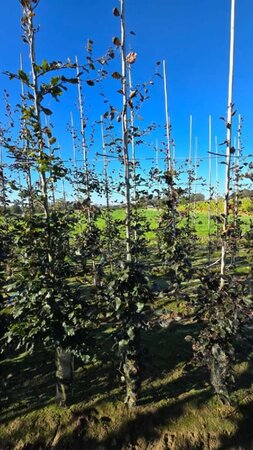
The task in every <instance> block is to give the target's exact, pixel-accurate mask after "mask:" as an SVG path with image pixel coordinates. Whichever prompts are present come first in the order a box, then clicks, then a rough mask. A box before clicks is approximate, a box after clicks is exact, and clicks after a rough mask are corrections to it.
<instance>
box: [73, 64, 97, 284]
mask: <svg viewBox="0 0 253 450" xmlns="http://www.w3.org/2000/svg"><path fill="white" fill-rule="evenodd" d="M76 72H77V79H78V103H79V112H80V125H81V145H82V154H83V165H84V180H85V188H86V195H87V200H88V205H87V219H88V227H89V230H90V231H91V192H90V176H89V162H88V152H87V145H86V137H85V117H84V111H83V93H82V83H81V79H80V72H79V68H78V59H77V57H76ZM92 268H93V284H94V285H95V286H96V285H97V269H96V261H95V256H94V255H92Z"/></svg>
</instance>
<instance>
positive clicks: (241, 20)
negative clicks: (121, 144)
mask: <svg viewBox="0 0 253 450" xmlns="http://www.w3.org/2000/svg"><path fill="white" fill-rule="evenodd" d="M125 3H126V18H127V30H128V41H127V46H128V48H129V49H130V48H132V49H133V50H134V51H136V52H137V53H138V58H137V61H136V63H135V64H134V65H133V80H134V83H140V82H143V81H148V80H149V79H150V77H152V75H153V73H154V70H155V64H156V62H157V61H162V60H163V59H165V60H166V64H167V83H168V94H169V114H170V117H171V122H172V127H173V137H174V138H175V141H176V145H177V147H176V154H177V156H178V157H179V158H183V157H186V156H187V152H188V148H189V116H190V115H191V114H192V116H193V139H195V137H196V136H197V137H198V152H199V154H200V155H201V156H203V155H204V156H206V155H207V146H208V116H209V115H212V120H213V135H214V136H215V135H217V136H218V140H219V142H222V141H223V140H224V139H225V133H226V130H225V127H224V123H223V122H222V121H221V120H220V119H219V118H220V116H224V115H226V104H227V78H228V55H229V26H230V0H212V1H210V0H156V1H154V0H145V1H144V0H126V2H125ZM115 6H116V7H119V2H118V0H114V1H112V0H93V1H89V0H86V1H80V0H41V1H40V4H39V6H38V8H37V16H36V22H37V23H38V24H40V32H39V33H38V35H37V58H38V60H42V59H47V60H48V61H50V60H57V59H59V60H66V58H68V57H69V58H71V59H74V57H75V55H78V58H79V61H80V62H84V61H85V57H86V52H85V45H86V42H87V39H88V38H90V39H92V40H93V41H94V54H95V55H102V54H103V53H104V52H105V51H106V49H107V48H108V47H109V46H111V45H112V37H113V36H119V34H120V22H119V19H117V18H116V17H114V16H113V14H112V9H113V7H115ZM1 13H2V14H1V16H2V22H1V28H0V54H1V59H0V70H1V71H2V70H10V71H16V70H17V69H18V65H19V55H20V52H22V54H23V56H24V59H25V60H26V58H27V48H26V46H25V45H24V44H23V43H22V42H21V39H20V35H21V28H20V17H21V6H20V4H19V2H18V0H8V1H7V2H2V4H1ZM252 29H253V3H252V0H240V1H237V7H236V41H235V43H236V46H235V82H234V103H235V108H236V110H237V111H238V112H240V113H241V114H242V116H243V118H244V127H243V143H244V146H245V153H250V152H251V147H252V144H253V114H252V108H251V105H252V104H253V60H252V47H253V35H252ZM130 31H134V32H135V33H136V35H135V36H133V35H131V34H130V33H129V32H130ZM25 66H26V67H28V65H27V63H25ZM115 68H117V70H119V71H120V59H119V57H118V58H116V60H115V61H114V63H113V65H112V66H111V67H109V68H108V69H109V72H110V71H113V70H115ZM0 78H1V80H0V82H1V90H2V91H3V89H4V88H7V89H8V91H10V94H11V97H10V98H11V102H12V104H13V105H14V104H15V102H16V101H17V99H18V92H19V86H18V83H17V82H15V81H12V82H9V81H8V80H7V79H6V77H4V76H3V75H1V76H0ZM119 87H120V86H119V82H118V81H116V80H111V79H110V81H109V80H108V81H107V82H106V83H105V85H104V86H103V88H102V89H103V91H104V92H105V93H106V95H107V97H108V99H109V102H110V103H111V104H113V105H115V106H117V107H118V108H120V101H121V99H120V95H119V94H117V93H116V91H117V89H119ZM84 90H85V105H86V112H87V114H88V115H89V118H90V119H89V124H90V126H91V124H92V122H93V121H94V120H99V118H100V115H101V114H103V112H104V111H105V109H106V105H104V104H103V101H102V98H101V96H100V95H99V94H98V92H97V90H96V89H95V88H89V87H88V86H87V85H86V84H85V86H84ZM76 98H77V95H76V91H75V89H74V88H73V89H70V91H69V93H67V94H64V97H63V98H62V100H61V102H60V105H55V104H54V103H51V105H50V107H52V109H53V111H54V112H55V114H54V116H53V119H52V120H53V123H54V126H55V134H56V136H57V137H58V140H59V143H60V145H61V147H62V154H63V156H64V158H68V157H70V156H71V151H72V150H71V137H70V135H69V133H68V132H67V131H66V125H67V123H68V122H69V114H70V111H73V114H74V117H75V122H76V125H77V122H78V114H77V108H76ZM141 116H142V117H143V119H144V120H143V123H138V125H142V126H143V127H145V126H147V125H148V124H149V123H150V122H156V123H157V124H159V125H161V128H160V129H159V130H158V131H157V133H153V134H152V135H151V136H150V137H149V139H148V140H149V143H150V144H151V146H150V147H142V148H139V149H138V156H139V157H146V156H148V157H151V156H153V149H152V146H153V144H154V143H155V141H156V139H158V141H159V144H160V142H161V141H162V140H163V139H164V137H163V134H164V133H163V128H162V127H163V125H164V122H165V114H164V99H163V83H162V79H160V78H157V79H156V80H155V85H154V86H153V87H151V89H150V99H149V100H148V101H147V102H146V103H145V105H144V107H143V111H141ZM235 121H237V116H236V118H235ZM88 131H89V127H88ZM213 142H214V138H213ZM100 146H101V143H100V137H99V130H97V131H96V148H95V147H94V148H93V149H92V152H93V153H92V154H91V156H92V157H93V154H94V153H95V152H96V151H97V150H100ZM223 167H224V166H221V168H220V176H221V177H222V172H223ZM202 172H203V174H204V175H205V174H206V164H203V165H202Z"/></svg>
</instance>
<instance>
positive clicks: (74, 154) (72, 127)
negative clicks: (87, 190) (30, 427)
mask: <svg viewBox="0 0 253 450" xmlns="http://www.w3.org/2000/svg"><path fill="white" fill-rule="evenodd" d="M70 132H71V137H72V147H73V159H74V172H75V178H77V148H76V134H75V127H74V119H73V114H72V112H71V113H70ZM77 181H78V180H77ZM79 198H80V192H79V183H78V182H77V199H78V200H79Z"/></svg>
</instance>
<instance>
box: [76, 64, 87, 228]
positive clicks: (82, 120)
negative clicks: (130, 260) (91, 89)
mask: <svg viewBox="0 0 253 450" xmlns="http://www.w3.org/2000/svg"><path fill="white" fill-rule="evenodd" d="M76 74H77V79H78V84H77V86H78V105H79V113H80V129H81V146H82V155H83V165H84V177H85V185H86V192H87V197H88V198H89V197H90V189H89V164H88V152H87V145H86V137H85V117H84V112H83V93H82V83H81V79H80V71H79V68H78V59H77V56H76ZM88 211H89V212H88V216H89V220H90V208H88Z"/></svg>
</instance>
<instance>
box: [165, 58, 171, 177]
mask: <svg viewBox="0 0 253 450" xmlns="http://www.w3.org/2000/svg"><path fill="white" fill-rule="evenodd" d="M163 83H164V84H163V86H164V103H165V118H166V138H167V167H168V170H169V172H171V169H172V163H171V148H170V143H171V142H170V119H169V113H168V93H167V77H166V63H165V60H163Z"/></svg>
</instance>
